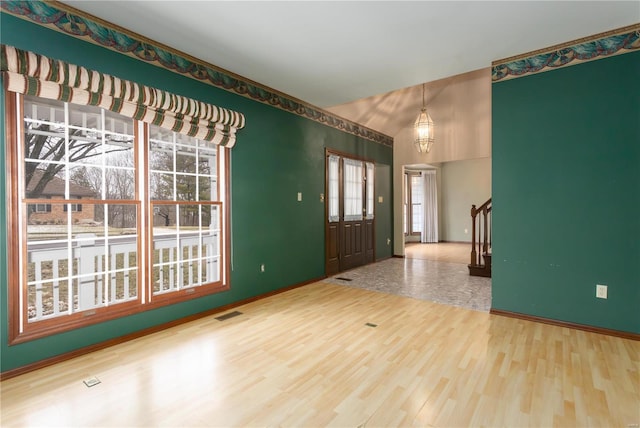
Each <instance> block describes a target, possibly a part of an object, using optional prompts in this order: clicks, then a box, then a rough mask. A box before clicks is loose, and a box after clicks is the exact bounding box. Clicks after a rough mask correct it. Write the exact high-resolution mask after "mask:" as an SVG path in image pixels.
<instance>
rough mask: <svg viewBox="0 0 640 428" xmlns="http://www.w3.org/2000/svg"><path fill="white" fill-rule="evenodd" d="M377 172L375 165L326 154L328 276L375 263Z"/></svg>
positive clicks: (334, 154) (338, 155) (326, 267)
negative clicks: (374, 195)
mask: <svg viewBox="0 0 640 428" xmlns="http://www.w3.org/2000/svg"><path fill="white" fill-rule="evenodd" d="M374 171H375V170H374V164H373V163H372V162H365V161H363V160H359V159H354V158H351V157H347V156H344V155H340V154H336V153H332V152H329V151H327V156H326V177H327V180H326V195H327V204H326V206H327V209H326V218H325V246H326V257H325V260H326V262H325V269H326V273H327V275H333V274H336V273H338V272H342V271H345V270H348V269H352V268H354V267H358V266H362V265H364V264H366V263H371V262H373V261H374V255H375V236H374V231H375V225H374V206H375V204H374V200H373V194H374V191H375V183H374V180H375V174H374Z"/></svg>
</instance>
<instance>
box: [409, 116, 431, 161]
mask: <svg viewBox="0 0 640 428" xmlns="http://www.w3.org/2000/svg"><path fill="white" fill-rule="evenodd" d="M433 128H434V126H433V120H431V116H429V113H427V109H426V108H424V107H423V108H422V111H421V112H420V115H419V116H418V118H417V119H416V123H415V124H414V125H413V129H414V144H415V146H416V150H418V152H420V153H429V150H431V146H432V145H433V141H434V138H433V137H434V132H433V131H434V129H433Z"/></svg>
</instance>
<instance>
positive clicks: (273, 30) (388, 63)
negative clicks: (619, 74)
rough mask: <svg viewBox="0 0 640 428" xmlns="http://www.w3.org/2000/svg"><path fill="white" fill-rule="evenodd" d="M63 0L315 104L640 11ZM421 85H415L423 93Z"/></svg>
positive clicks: (636, 5)
mask: <svg viewBox="0 0 640 428" xmlns="http://www.w3.org/2000/svg"><path fill="white" fill-rule="evenodd" d="M63 3H67V4H69V5H71V6H73V7H75V8H77V9H80V10H82V11H85V12H87V13H90V14H92V15H95V16H97V17H99V18H102V19H104V20H106V21H109V22H112V23H115V24H117V25H119V26H121V27H124V28H126V29H128V30H131V31H134V32H136V33H138V34H140V35H143V36H145V37H147V38H150V39H152V40H155V41H157V42H160V43H163V44H165V45H167V46H169V47H172V48H174V49H177V50H179V51H182V52H185V53H187V54H189V55H192V56H194V57H196V58H200V59H202V60H204V61H206V62H208V63H211V64H214V65H216V66H218V67H221V68H224V69H226V70H228V71H231V72H233V73H236V74H239V75H241V76H243V77H246V78H248V79H251V80H254V81H256V82H259V83H261V84H263V85H266V86H268V87H270V88H273V89H276V90H278V91H280V92H284V93H285V94H288V95H290V96H293V97H296V98H298V99H301V100H303V101H306V102H308V103H311V104H313V105H315V106H318V107H323V108H330V107H337V108H338V110H340V105H344V104H347V103H352V102H354V101H355V100H361V99H365V98H367V99H369V98H370V97H372V96H375V95H381V94H385V93H388V92H391V91H396V90H400V89H403V88H408V87H411V86H415V85H421V84H422V83H423V82H432V81H435V80H438V79H443V78H446V77H449V76H453V75H457V74H461V73H466V72H469V71H473V70H478V69H481V68H486V67H489V66H490V65H491V61H493V60H498V59H503V58H506V57H510V56H514V55H519V54H522V53H527V52H530V51H533V50H537V49H541V48H545V47H548V46H552V45H555V44H558V43H564V42H567V41H571V40H575V39H578V38H582V37H587V36H590V35H593V34H596V33H600V32H604V31H609V30H613V29H616V28H620V27H623V26H627V25H632V24H636V23H638V22H640V2H639V1H564V2H561V1H498V2H489V1H411V2H404V1H322V2H316V1H155V0H148V1H139V0H135V1H117V0H102V1H91V0H67V1H63ZM405 92H406V91H405ZM414 92H415V91H411V94H412V95H411V96H412V97H415V98H419V96H416V95H418V94H417V93H416V94H414ZM418 103H419V101H418ZM359 110H360V111H363V108H362V106H360V107H359ZM364 110H366V108H365V109H364ZM414 110H415V109H413V107H412V110H411V116H413V115H415V112H414ZM343 115H344V116H345V117H348V114H347V113H345V112H343ZM351 119H352V120H354V119H355V118H351ZM413 119H414V118H411V119H408V120H413ZM359 122H360V123H362V118H359ZM373 122H375V121H373ZM370 125H372V127H374V129H376V128H375V125H374V123H370ZM382 128H384V127H382ZM378 130H379V131H381V132H385V133H389V134H390V135H393V133H392V132H394V131H395V129H394V130H392V129H388V130H387V129H378Z"/></svg>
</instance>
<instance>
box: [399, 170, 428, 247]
mask: <svg viewBox="0 0 640 428" xmlns="http://www.w3.org/2000/svg"><path fill="white" fill-rule="evenodd" d="M422 187H423V186H422V177H421V175H420V173H419V172H418V173H416V172H405V173H404V204H403V210H404V213H403V214H404V215H403V218H404V234H405V236H410V235H415V236H420V234H421V233H422V224H423V220H422V216H423V206H422V201H423V199H424V197H423V193H422V192H423V189H422Z"/></svg>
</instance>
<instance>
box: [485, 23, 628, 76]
mask: <svg viewBox="0 0 640 428" xmlns="http://www.w3.org/2000/svg"><path fill="white" fill-rule="evenodd" d="M635 49H640V24H634V25H631V26H628V27H623V28H619V29H617V30H613V31H608V32H606V33H600V34H596V35H593V36H590V37H586V38H583V39H578V40H574V41H571V42H567V43H563V44H560V45H555V46H551V47H549V48H545V49H540V50H537V51H534V52H529V53H526V54H523V55H518V56H514V57H510V58H505V59H501V60H499V61H494V62H492V63H491V80H492V83H495V82H499V81H502V80H508V79H513V78H516V77H522V76H527V75H530V74H535V73H540V72H543V71H549V70H552V69H556V68H560V67H564V66H567V65H574V64H579V63H582V62H585V61H591V60H594V59H600V58H604V57H607V56H612V55H619V54H622V53H626V52H631V51H633V50H635Z"/></svg>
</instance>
